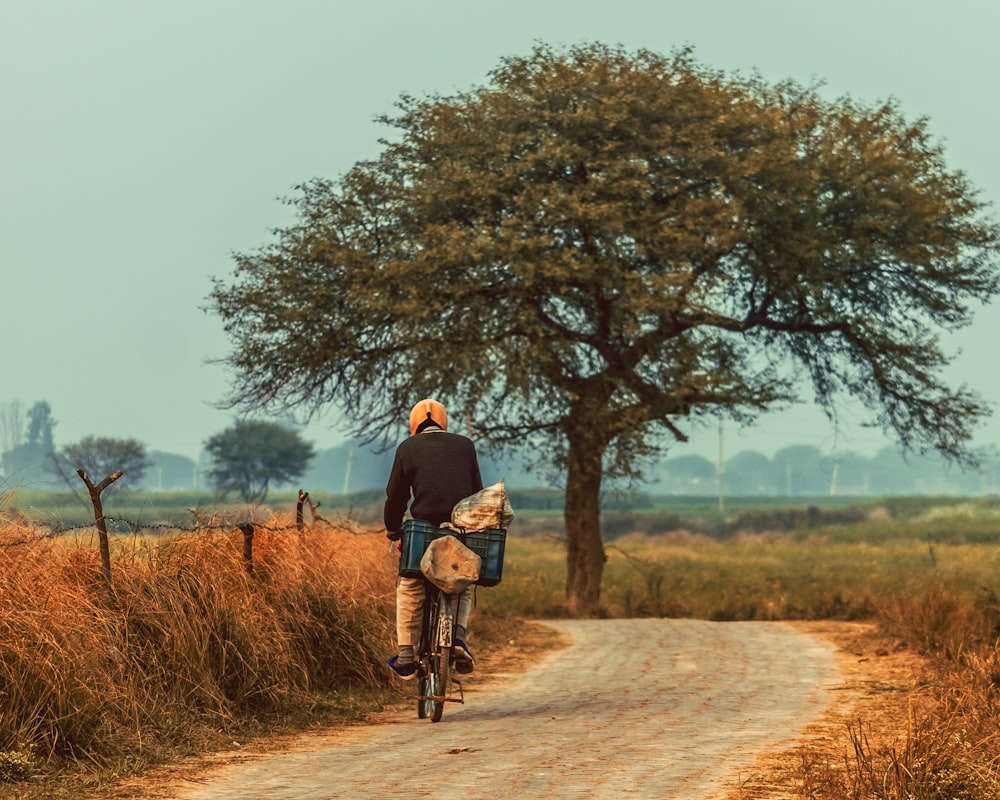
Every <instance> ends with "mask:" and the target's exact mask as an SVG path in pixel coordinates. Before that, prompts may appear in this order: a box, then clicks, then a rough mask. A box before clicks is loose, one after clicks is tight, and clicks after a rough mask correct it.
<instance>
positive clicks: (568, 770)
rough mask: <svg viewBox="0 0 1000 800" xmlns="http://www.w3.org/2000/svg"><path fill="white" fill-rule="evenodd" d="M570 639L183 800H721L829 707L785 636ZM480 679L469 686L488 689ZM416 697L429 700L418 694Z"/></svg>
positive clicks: (797, 642) (623, 632)
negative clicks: (432, 700) (459, 695)
mask: <svg viewBox="0 0 1000 800" xmlns="http://www.w3.org/2000/svg"><path fill="white" fill-rule="evenodd" d="M551 624H552V625H553V626H555V627H556V628H558V629H559V630H561V631H563V632H565V634H566V635H567V636H568V637H569V639H570V640H571V645H570V647H568V648H567V649H563V650H559V651H557V652H554V653H552V654H550V655H549V656H548V657H546V658H545V659H544V660H542V661H541V662H540V663H538V664H537V665H536V666H534V667H532V668H531V669H530V670H529V671H528V672H526V673H523V674H521V675H517V676H510V677H509V678H506V679H505V680H502V681H497V682H493V683H492V684H491V685H490V686H489V687H487V688H486V689H480V690H478V691H477V690H476V687H475V681H474V680H469V681H467V682H466V688H467V691H466V704H465V705H458V704H449V705H448V706H447V707H446V709H445V716H444V719H443V720H442V721H441V722H440V723H436V724H435V723H431V722H429V721H427V720H418V719H417V717H416V705H415V703H414V706H413V710H412V711H409V712H407V713H405V714H401V715H399V716H398V717H395V718H393V719H391V720H390V721H389V722H387V723H385V724H378V725H374V726H365V727H358V728H350V729H346V730H342V731H336V732H331V733H330V734H329V735H328V736H324V737H317V738H316V739H315V740H310V744H309V745H308V747H307V748H306V749H304V750H303V749H296V750H295V751H294V752H288V753H280V754H274V755H267V756H248V757H247V758H246V760H244V761H242V762H238V763H231V764H228V765H226V766H225V767H222V768H219V769H218V770H216V771H214V772H211V773H209V774H208V775H207V776H206V777H205V778H204V779H203V780H201V781H199V782H198V783H197V784H194V785H192V784H190V783H189V784H188V785H187V786H186V787H177V791H176V792H173V793H172V794H171V795H170V796H172V797H175V798H177V800H321V799H323V800H327V799H332V798H350V799H351V800H359V799H361V798H391V797H400V798H407V800H411V799H412V798H423V797H427V798H431V797H433V798H438V800H452V798H454V799H455V800H458V798H461V800H478V798H484V797H505V798H506V797H509V798H515V797H516V798H518V799H519V800H522V799H524V800H557V799H558V800H563V798H572V799H573V800H576V799H577V798H581V799H582V798H595V799H597V798H600V800H612V799H613V800H618V799H619V798H643V799H646V798H648V799H649V800H653V799H654V798H655V800H715V799H716V798H720V797H722V796H724V795H725V794H726V793H727V792H731V791H732V790H733V789H734V788H735V787H736V786H737V785H738V783H739V780H740V777H741V774H742V775H745V774H746V772H747V770H748V769H749V768H750V766H751V765H752V763H753V761H754V759H755V758H756V757H757V756H758V755H760V754H762V753H763V752H765V751H769V750H774V749H775V747H776V746H777V745H779V744H780V743H782V742H790V741H792V740H794V739H795V738H796V736H797V735H798V734H799V733H800V732H801V731H802V729H803V728H804V727H805V726H806V725H807V724H809V723H810V722H811V721H812V720H813V719H815V718H816V717H817V716H818V715H819V714H820V713H821V712H822V710H823V709H824V708H825V707H826V706H827V704H828V703H830V702H831V690H833V689H834V688H836V687H837V686H839V684H840V682H841V679H840V675H839V673H838V671H837V666H836V662H835V658H834V648H833V647H832V646H831V645H830V644H828V643H826V642H824V641H821V640H819V639H816V638H814V637H812V636H809V635H807V634H803V633H800V632H798V631H796V630H795V629H793V628H791V627H789V626H785V625H782V624H780V623H711V622H702V621H696V620H652V619H640V620H594V621H561V622H554V623H551ZM474 677H475V676H470V679H471V678H474ZM414 691H416V690H415V689H414Z"/></svg>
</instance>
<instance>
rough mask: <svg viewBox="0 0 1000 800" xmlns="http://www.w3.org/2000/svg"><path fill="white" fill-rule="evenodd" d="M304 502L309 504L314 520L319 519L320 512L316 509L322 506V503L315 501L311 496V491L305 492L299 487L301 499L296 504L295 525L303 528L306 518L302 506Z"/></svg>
mask: <svg viewBox="0 0 1000 800" xmlns="http://www.w3.org/2000/svg"><path fill="white" fill-rule="evenodd" d="M303 504H305V505H307V506H309V513H310V514H311V515H312V521H313V522H315V521H316V520H318V519H319V518H320V517H319V514H317V513H316V509H317V508H319V507H320V503H314V502H313V501H312V498H311V497H310V496H309V492H304V491H302V490H301V489H299V501H298V502H297V503H296V504H295V527H297V528H298V529H299V530H302V528H303V526H304V525H305V520H304V519H303V514H302V506H303Z"/></svg>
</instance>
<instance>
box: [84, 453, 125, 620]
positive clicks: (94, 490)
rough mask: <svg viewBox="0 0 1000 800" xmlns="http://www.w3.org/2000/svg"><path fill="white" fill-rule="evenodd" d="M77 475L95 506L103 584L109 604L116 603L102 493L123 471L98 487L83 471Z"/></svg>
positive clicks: (111, 476)
mask: <svg viewBox="0 0 1000 800" xmlns="http://www.w3.org/2000/svg"><path fill="white" fill-rule="evenodd" d="M76 474H77V475H79V476H80V478H81V479H82V480H83V482H84V483H85V484H86V485H87V491H88V492H90V502H91V504H92V505H93V506H94V521H95V522H96V523H97V536H98V539H99V540H100V543H101V582H102V583H103V585H104V594H105V597H106V598H107V600H108V603H109V604H113V603H114V601H115V592H114V586H113V585H112V583H111V547H110V545H109V544H108V526H107V523H106V522H105V520H104V506H103V504H102V503H101V492H103V491H104V490H105V489H107V488H108V487H109V486H110V485H111V484H112V483H114V482H115V481H116V480H118V479H119V478H120V477H121V476H122V471H121V470H118V471H117V472H115V473H113V474H111V475H108V477H106V478H105V479H104V480H103V481H101V482H100V483H99V484H97V485H96V486H95V485H94V484H93V483H92V482H91V480H90V478H88V477H87V473H86V472H84V471H83V469H78V470H77V471H76Z"/></svg>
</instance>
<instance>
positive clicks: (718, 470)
mask: <svg viewBox="0 0 1000 800" xmlns="http://www.w3.org/2000/svg"><path fill="white" fill-rule="evenodd" d="M722 454H723V448H722V417H719V460H718V462H717V463H716V465H715V477H716V480H717V481H718V484H719V513H720V514H725V513H726V487H725V477H726V465H725V462H724V461H723V458H722Z"/></svg>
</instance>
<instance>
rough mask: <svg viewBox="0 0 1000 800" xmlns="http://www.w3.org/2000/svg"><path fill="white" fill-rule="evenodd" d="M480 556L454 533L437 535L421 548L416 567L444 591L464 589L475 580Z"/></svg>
mask: <svg viewBox="0 0 1000 800" xmlns="http://www.w3.org/2000/svg"><path fill="white" fill-rule="evenodd" d="M482 564H483V560H482V559H481V558H480V557H479V556H478V555H476V554H475V553H474V552H472V551H471V550H470V549H469V548H468V547H466V546H465V545H464V544H462V543H461V542H460V541H459V540H458V538H457V537H455V536H441V537H439V538H437V539H435V540H434V541H432V542H431V543H430V544H429V545H427V549H426V550H424V555H423V558H421V559H420V571H421V572H422V573H423V574H424V577H425V578H427V580H429V581H430V582H431V583H433V584H434V585H435V586H437V587H438V588H439V589H440V590H441V591H442V592H445V593H447V594H459V593H460V592H464V591H465V590H466V589H467V588H469V587H470V586H471V585H472V584H474V583H475V582H476V581H478V580H479V568H480V567H481V566H482Z"/></svg>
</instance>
